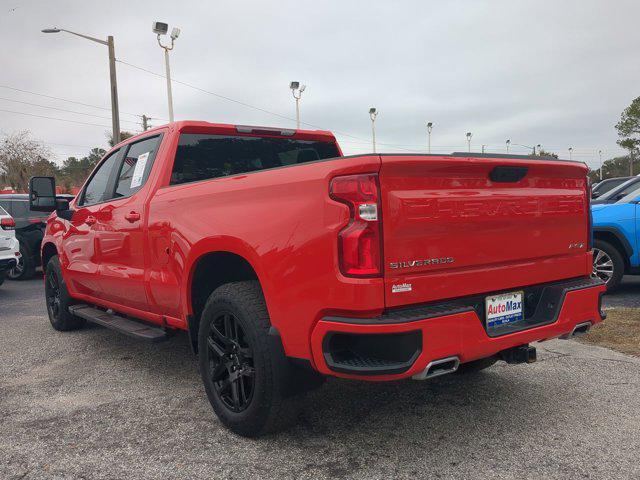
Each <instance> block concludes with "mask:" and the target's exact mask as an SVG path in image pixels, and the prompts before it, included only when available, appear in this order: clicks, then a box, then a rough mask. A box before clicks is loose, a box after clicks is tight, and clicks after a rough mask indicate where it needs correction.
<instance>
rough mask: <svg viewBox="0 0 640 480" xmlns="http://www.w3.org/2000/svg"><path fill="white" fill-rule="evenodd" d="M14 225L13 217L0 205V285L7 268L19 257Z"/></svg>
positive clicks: (12, 265)
mask: <svg viewBox="0 0 640 480" xmlns="http://www.w3.org/2000/svg"><path fill="white" fill-rule="evenodd" d="M15 226H16V223H15V221H14V220H13V217H11V215H9V214H8V213H7V211H6V210H4V209H3V208H2V207H0V285H2V284H3V283H4V279H5V276H6V274H7V270H10V269H11V268H13V267H14V266H15V265H16V263H17V262H18V260H19V259H20V247H19V245H18V240H17V239H16V232H15Z"/></svg>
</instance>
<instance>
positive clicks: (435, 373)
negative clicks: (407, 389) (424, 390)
mask: <svg viewBox="0 0 640 480" xmlns="http://www.w3.org/2000/svg"><path fill="white" fill-rule="evenodd" d="M459 366H460V359H459V358H458V357H446V358H441V359H439V360H434V361H433V362H429V365H427V368H425V369H424V370H423V371H421V372H420V373H416V374H415V375H414V376H413V377H411V378H413V379H414V380H429V379H430V378H435V377H439V376H441V375H446V374H448V373H453V372H455V371H456V370H458V367H459Z"/></svg>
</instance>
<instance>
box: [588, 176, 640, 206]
mask: <svg viewBox="0 0 640 480" xmlns="http://www.w3.org/2000/svg"><path fill="white" fill-rule="evenodd" d="M638 186H640V177H630V178H629V179H628V180H626V181H624V182H622V183H621V184H619V185H618V186H616V187H614V188H612V189H611V190H609V191H607V192H605V193H603V194H602V195H600V196H599V197H598V198H596V199H593V200H592V201H591V204H592V205H599V204H601V203H616V202H617V201H618V200H620V199H621V198H623V197H626V196H627V195H628V194H629V192H631V191H633V190H635V189H636V188H637V187H638ZM592 198H593V197H592Z"/></svg>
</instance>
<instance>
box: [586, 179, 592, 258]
mask: <svg viewBox="0 0 640 480" xmlns="http://www.w3.org/2000/svg"><path fill="white" fill-rule="evenodd" d="M585 188H586V192H585V197H586V199H587V251H589V250H591V249H592V248H593V214H592V213H591V182H590V181H589V179H588V178H587V180H586V181H585Z"/></svg>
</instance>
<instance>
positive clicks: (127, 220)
mask: <svg viewBox="0 0 640 480" xmlns="http://www.w3.org/2000/svg"><path fill="white" fill-rule="evenodd" d="M159 143H160V137H159V136H157V135H156V136H154V137H150V138H147V139H144V140H140V141H138V142H135V143H131V144H130V145H128V146H126V147H123V148H124V149H125V150H126V153H125V154H124V155H123V159H122V161H121V162H120V168H119V170H118V175H117V177H116V181H115V185H114V193H113V198H112V199H111V201H110V202H109V203H108V204H105V205H103V206H101V207H100V210H99V212H98V215H97V220H98V222H97V224H96V229H95V232H96V246H97V249H98V251H99V259H98V261H99V274H98V278H99V282H100V289H99V292H98V298H101V299H103V300H106V301H108V302H111V303H115V304H118V305H123V306H126V307H130V308H134V309H137V310H142V311H145V312H148V311H149V302H148V300H147V295H146V280H145V270H146V264H147V262H148V258H147V256H148V255H147V252H146V251H147V248H146V243H147V242H146V227H145V226H146V215H147V209H146V199H147V196H148V188H145V187H146V185H145V184H146V180H147V177H148V176H149V173H150V171H151V166H152V165H153V160H154V158H155V154H156V152H157V149H158V146H159Z"/></svg>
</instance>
